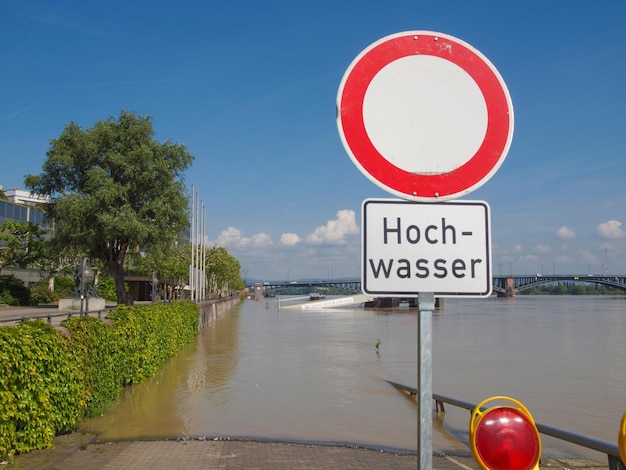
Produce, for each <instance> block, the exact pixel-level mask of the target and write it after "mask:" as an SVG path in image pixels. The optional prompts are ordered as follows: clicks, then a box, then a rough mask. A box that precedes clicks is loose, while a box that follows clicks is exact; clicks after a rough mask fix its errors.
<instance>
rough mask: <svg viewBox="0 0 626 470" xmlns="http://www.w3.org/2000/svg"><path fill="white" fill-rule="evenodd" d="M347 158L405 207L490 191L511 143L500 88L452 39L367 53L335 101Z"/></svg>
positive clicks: (437, 37) (421, 39) (399, 37)
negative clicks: (487, 187)
mask: <svg viewBox="0 0 626 470" xmlns="http://www.w3.org/2000/svg"><path fill="white" fill-rule="evenodd" d="M337 127H338V130H339V135H340V138H341V141H342V143H343V146H344V148H345V149H346V152H347V153H348V155H349V156H350V158H351V159H352V161H353V162H354V164H355V165H356V166H357V168H359V170H360V171H361V172H362V173H363V174H364V175H365V176H366V177H367V178H369V179H370V180H371V181H372V182H373V183H374V184H376V185H378V186H379V187H381V188H382V189H384V190H386V191H387V192H390V193H392V194H394V195H396V196H400V197H402V198H404V199H409V200H416V201H422V202H435V201H445V200H449V199H454V198H456V197H459V196H462V195H464V194H467V193H469V192H471V191H473V190H475V189H477V188H478V187H480V186H481V185H482V184H483V183H485V182H486V181H487V180H488V179H489V178H490V177H491V176H492V175H493V174H494V173H495V172H496V171H497V169H498V168H499V167H500V165H501V164H502V162H503V161H504V159H505V157H506V154H507V152H508V150H509V147H510V145H511V140H512V138H513V104H512V102H511V96H510V94H509V91H508V89H507V87H506V84H505V83H504V80H503V79H502V77H501V76H500V74H499V73H498V71H497V70H496V68H495V67H494V66H493V64H491V62H490V61H489V60H488V59H487V58H486V57H485V56H483V55H482V54H481V53H480V52H479V51H477V50H476V49H475V48H473V47H472V46H470V45H469V44H467V43H465V42H463V41H461V40H459V39H457V38H454V37H452V36H449V35H445V34H441V33H434V32H429V31H408V32H403V33H397V34H393V35H391V36H387V37H384V38H382V39H380V40H378V41H376V42H375V43H373V44H371V45H370V46H369V47H367V48H366V49H365V50H363V51H362V52H361V53H360V54H359V55H358V56H357V57H356V58H355V59H354V60H353V61H352V63H351V64H350V66H349V67H348V69H347V70H346V72H345V74H344V76H343V79H342V80H341V84H340V86H339V91H338V94H337Z"/></svg>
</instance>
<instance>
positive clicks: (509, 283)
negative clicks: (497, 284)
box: [498, 277, 516, 298]
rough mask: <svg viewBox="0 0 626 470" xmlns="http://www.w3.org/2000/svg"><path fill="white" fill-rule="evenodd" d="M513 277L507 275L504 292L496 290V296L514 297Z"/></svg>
mask: <svg viewBox="0 0 626 470" xmlns="http://www.w3.org/2000/svg"><path fill="white" fill-rule="evenodd" d="M515 293H516V289H515V279H513V278H512V277H508V278H507V279H506V287H505V292H498V297H507V298H508V297H515Z"/></svg>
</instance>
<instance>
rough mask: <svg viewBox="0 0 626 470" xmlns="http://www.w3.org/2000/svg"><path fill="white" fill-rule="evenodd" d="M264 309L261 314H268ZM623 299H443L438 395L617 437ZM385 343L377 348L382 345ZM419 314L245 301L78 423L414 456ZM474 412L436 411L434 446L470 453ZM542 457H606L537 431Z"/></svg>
mask: <svg viewBox="0 0 626 470" xmlns="http://www.w3.org/2000/svg"><path fill="white" fill-rule="evenodd" d="M266 307H269V308H266ZM625 336H626V296H615V297H608V296H520V297H517V298H515V299H508V300H507V299H495V298H490V299H445V302H444V309H443V310H442V311H437V312H435V313H434V314H433V391H434V392H435V393H439V394H442V395H447V396H450V397H453V398H457V399H460V400H464V401H468V402H473V403H477V402H479V401H482V400H483V399H486V398H489V397H490V396H494V395H506V396H511V397H513V398H516V399H517V400H520V401H521V402H522V403H523V404H524V405H525V406H526V407H527V408H528V409H529V410H530V412H531V413H532V414H533V416H534V418H535V420H537V421H538V422H541V423H544V424H550V425H552V426H557V427H562V428H565V429H569V430H571V431H575V432H578V433H581V434H585V435H588V436H591V437H595V438H599V439H602V440H606V441H609V442H614V443H616V441H617V432H618V428H619V421H620V419H621V416H622V414H623V413H624V411H626V369H625V368H624V363H625V361H626V339H625ZM378 339H380V348H379V349H377V348H376V346H375V345H376V342H377V341H378ZM417 368H418V361H417V312H416V311H415V310H414V309H411V310H410V311H408V310H407V309H397V310H389V311H372V310H364V309H362V308H360V309H353V310H328V311H298V310H285V309H281V310H279V311H278V310H276V308H275V303H270V304H267V305H266V303H265V302H254V301H246V302H243V303H241V304H240V305H238V306H236V307H234V308H233V309H231V310H230V311H229V312H228V313H227V314H226V315H225V316H224V317H223V318H220V319H218V320H217V321H216V322H215V323H213V324H212V325H210V326H209V327H207V328H206V329H205V331H204V332H203V333H202V334H201V335H200V336H199V338H198V340H197V341H196V343H194V344H193V345H192V346H190V347H189V348H187V349H185V350H184V351H182V352H181V353H180V354H179V355H177V356H176V357H174V358H172V359H171V360H170V361H168V362H167V363H166V364H165V366H164V367H163V368H162V369H161V370H160V371H159V373H158V374H157V376H155V377H154V378H152V379H150V380H148V381H146V382H145V383H142V384H139V385H137V386H134V387H132V388H129V389H128V390H126V391H125V393H124V394H123V396H122V398H121V399H120V400H119V401H118V402H117V403H116V404H114V405H113V406H112V407H111V409H110V411H109V412H108V413H107V414H106V415H105V416H103V417H99V418H96V419H93V420H89V421H87V422H85V423H84V425H83V426H82V427H83V429H84V430H88V431H92V432H96V433H97V434H99V435H100V438H101V439H105V440H106V439H110V440H115V439H140V438H158V437H184V436H190V437H198V436H207V437H250V438H255V437H256V438H265V439H278V440H291V441H323V442H336V443H355V444H363V445H368V446H374V447H380V448H393V449H408V450H414V451H416V450H417V442H418V435H417V403H416V400H415V397H412V398H409V397H408V396H406V395H404V394H402V393H400V392H398V391H397V390H396V389H395V388H393V387H391V386H389V385H388V384H387V383H386V382H385V381H384V379H390V380H394V381H397V382H400V383H404V384H407V385H410V386H416V384H417ZM468 420H469V412H467V411H466V410H460V409H458V408H457V409H455V408H454V407H451V406H448V407H446V413H445V414H437V415H435V416H434V424H433V447H434V450H435V451H448V452H450V451H455V450H460V451H467V449H468V447H467V434H468V432H467V427H468ZM542 440H543V444H544V454H546V453H549V454H551V455H559V454H563V455H572V454H574V455H580V456H585V457H590V458H595V459H600V460H605V457H604V456H603V455H598V454H597V453H594V452H590V451H585V450H584V449H581V448H579V447H577V446H572V445H567V444H562V443H561V442H559V441H556V440H554V439H550V438H545V437H544V438H542Z"/></svg>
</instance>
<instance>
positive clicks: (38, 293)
mask: <svg viewBox="0 0 626 470" xmlns="http://www.w3.org/2000/svg"><path fill="white" fill-rule="evenodd" d="M54 300H56V299H55V296H54V292H52V291H51V290H50V288H49V287H48V280H47V279H42V280H41V281H39V282H38V283H37V285H36V286H35V287H32V288H31V289H30V304H31V305H39V304H49V303H51V302H54Z"/></svg>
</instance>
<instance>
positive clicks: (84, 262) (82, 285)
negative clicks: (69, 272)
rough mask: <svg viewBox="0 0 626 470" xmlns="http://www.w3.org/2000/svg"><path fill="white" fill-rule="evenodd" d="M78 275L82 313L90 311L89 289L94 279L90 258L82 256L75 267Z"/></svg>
mask: <svg viewBox="0 0 626 470" xmlns="http://www.w3.org/2000/svg"><path fill="white" fill-rule="evenodd" d="M75 271H76V274H77V277H78V294H79V295H80V314H81V315H82V314H83V313H85V312H88V311H89V291H90V290H91V283H92V282H93V280H94V277H95V275H94V272H93V269H91V266H90V264H89V258H81V259H80V262H79V263H78V264H77V265H76V268H75Z"/></svg>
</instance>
